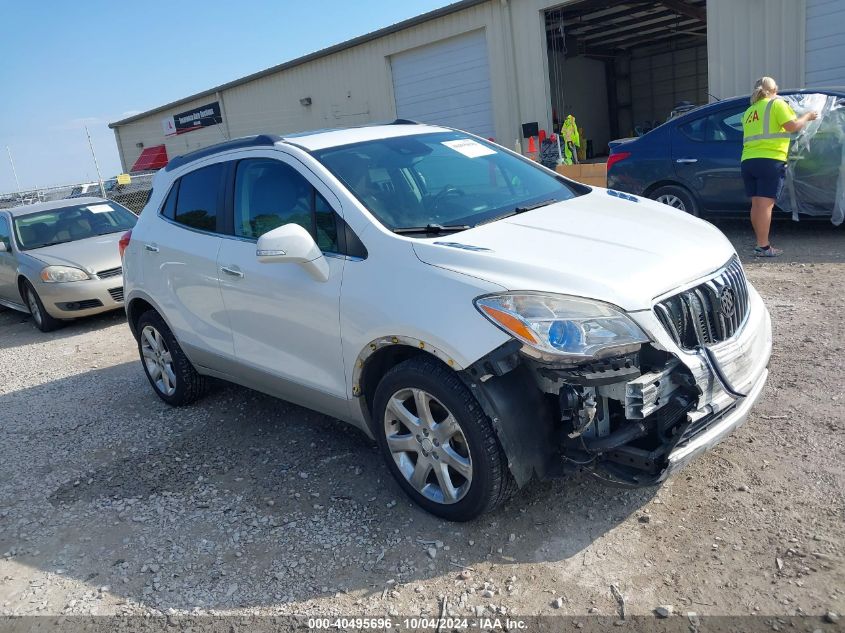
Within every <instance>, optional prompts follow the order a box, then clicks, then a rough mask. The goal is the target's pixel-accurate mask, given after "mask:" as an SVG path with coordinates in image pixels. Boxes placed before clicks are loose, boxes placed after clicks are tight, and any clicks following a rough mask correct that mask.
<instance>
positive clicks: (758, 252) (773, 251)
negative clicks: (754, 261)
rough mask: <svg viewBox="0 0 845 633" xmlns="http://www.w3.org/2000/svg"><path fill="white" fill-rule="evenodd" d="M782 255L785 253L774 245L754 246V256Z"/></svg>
mask: <svg viewBox="0 0 845 633" xmlns="http://www.w3.org/2000/svg"><path fill="white" fill-rule="evenodd" d="M780 255H783V251H782V250H781V249H779V248H772V246H768V247H767V248H762V247H760V246H755V247H754V257H779V256H780Z"/></svg>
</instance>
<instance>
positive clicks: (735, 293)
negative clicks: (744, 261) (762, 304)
mask: <svg viewBox="0 0 845 633" xmlns="http://www.w3.org/2000/svg"><path fill="white" fill-rule="evenodd" d="M654 311H655V313H656V314H657V317H658V318H659V319H660V321H661V323H663V327H665V328H666V331H667V332H669V334H670V336H671V337H672V338H673V339H674V341H675V343H677V344H678V345H679V346H680V347H682V348H683V349H693V348H695V347H697V346H698V345H699V343H701V344H703V345H714V344H716V343H721V342H722V341H725V340H727V339H729V338H731V337H732V336H733V335H734V334H736V332H737V330H739V328H740V326H741V325H742V323H743V321H745V316H746V315H747V314H748V284H747V282H746V280H745V273H744V272H743V270H742V266H741V265H740V263H739V260H738V259H737V258H736V257H734V258H733V259H731V261H730V262H728V264H727V265H726V266H725V267H724V268H723V269H722V270H720V271H719V272H718V273H717V274H716V275H714V276H713V277H711V278H710V279H708V280H707V281H705V282H704V283H702V284H699V285H698V286H695V287H694V288H690V289H689V290H685V291H683V292H680V293H678V294H676V295H674V296H672V297H669V298H668V299H664V300H663V301H661V302H660V303H658V304H657V305H656V306H654Z"/></svg>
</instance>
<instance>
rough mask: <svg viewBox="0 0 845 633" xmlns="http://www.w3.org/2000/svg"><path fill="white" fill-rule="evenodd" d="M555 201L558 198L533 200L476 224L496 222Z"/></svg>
mask: <svg viewBox="0 0 845 633" xmlns="http://www.w3.org/2000/svg"><path fill="white" fill-rule="evenodd" d="M555 202H560V200H558V199H557V198H551V199H549V200H543V201H542V202H535V203H534V204H526V205H523V206H520V207H514V208H513V209H511V210H510V211H508V212H507V213H503V214H502V215H497V216H496V217H495V218H490V219H489V220H484V222H479V223H478V225H477V226H481V225H482V224H490V223H491V222H496V221H498V220H504V219H505V218H509V217H511V216H514V215H519V214H520V213H525V212H526V211H533V210H534V209H539V208H540V207H547V206H549V205H550V204H554V203H555Z"/></svg>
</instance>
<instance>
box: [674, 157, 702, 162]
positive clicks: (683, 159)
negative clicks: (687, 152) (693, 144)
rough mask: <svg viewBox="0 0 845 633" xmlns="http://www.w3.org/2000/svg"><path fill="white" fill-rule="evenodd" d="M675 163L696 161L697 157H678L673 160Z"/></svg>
mask: <svg viewBox="0 0 845 633" xmlns="http://www.w3.org/2000/svg"><path fill="white" fill-rule="evenodd" d="M675 162H676V163H697V162H698V159H697V158H679V159H678V160H676V161H675Z"/></svg>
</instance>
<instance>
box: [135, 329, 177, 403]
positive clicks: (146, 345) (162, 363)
mask: <svg viewBox="0 0 845 633" xmlns="http://www.w3.org/2000/svg"><path fill="white" fill-rule="evenodd" d="M141 356H142V357H143V361H144V367H145V368H146V370H147V373H148V374H149V375H150V378H152V380H153V383H155V386H156V389H158V390H159V391H160V392H161V393H163V394H164V395H165V396H172V395H173V394H174V393H175V392H176V372H175V371H174V370H173V357H172V356H171V354H170V350H169V349H167V344H166V343H165V342H164V338H163V337H162V336H161V333H160V332H159V331H158V330H157V329H155V328H154V327H153V326H151V325H147V326H146V327H144V329H143V330H141Z"/></svg>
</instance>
